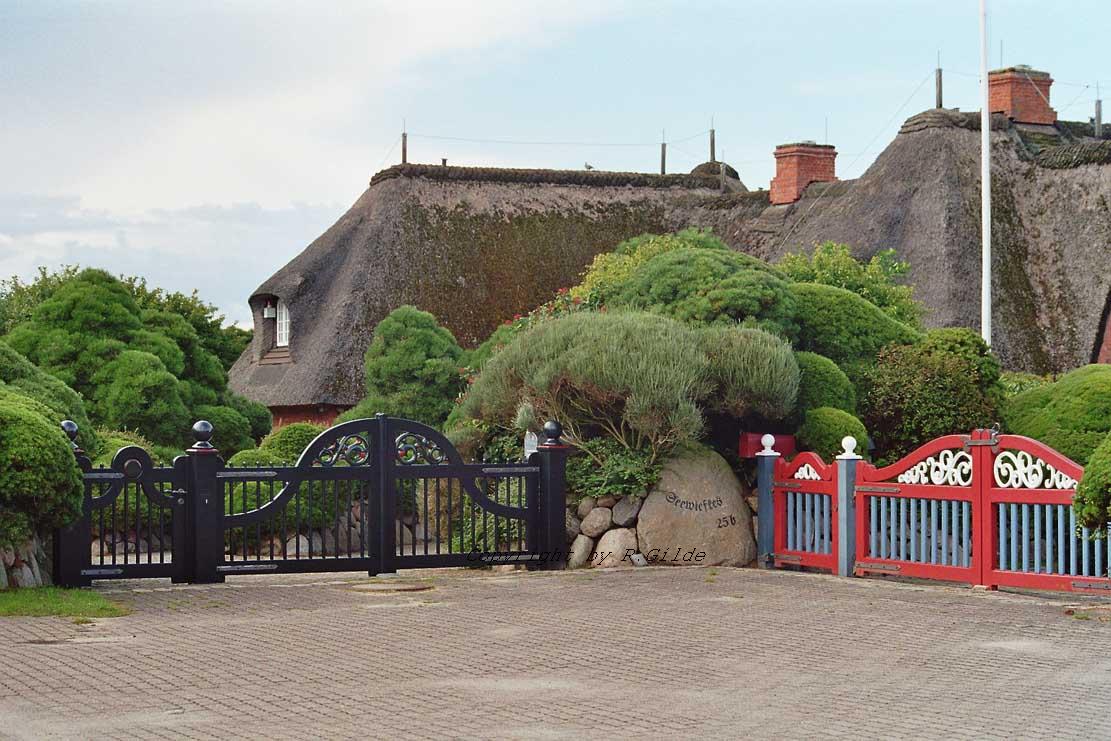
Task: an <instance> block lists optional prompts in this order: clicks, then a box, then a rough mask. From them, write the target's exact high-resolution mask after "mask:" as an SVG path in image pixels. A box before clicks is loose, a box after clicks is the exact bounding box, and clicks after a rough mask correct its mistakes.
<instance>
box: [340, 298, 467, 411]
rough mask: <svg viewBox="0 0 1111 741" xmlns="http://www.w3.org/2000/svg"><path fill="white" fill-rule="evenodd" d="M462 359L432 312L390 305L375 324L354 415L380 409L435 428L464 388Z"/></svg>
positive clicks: (459, 350)
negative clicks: (360, 397)
mask: <svg viewBox="0 0 1111 741" xmlns="http://www.w3.org/2000/svg"><path fill="white" fill-rule="evenodd" d="M462 362H463V349H462V348H461V347H459V344H458V343H457V342H456V341H455V337H454V336H452V334H451V332H450V331H448V330H447V329H446V328H445V327H442V326H440V324H439V323H438V322H437V321H436V317H434V316H433V315H432V314H429V313H428V312H426V311H421V310H420V309H417V308H416V307H414V306H402V307H400V308H397V309H394V310H393V311H391V312H390V313H389V314H387V315H386V317H385V318H384V319H383V320H382V321H380V322H379V323H378V326H377V327H375V328H374V337H373V338H372V339H371V341H370V346H369V347H368V348H367V351H366V366H365V367H366V390H367V397H366V399H364V400H363V401H362V402H360V404H359V407H358V409H359V411H358V412H355V414H356V415H361V414H365V413H367V412H368V411H369V412H370V414H371V415H372V416H373V414H374V412H384V413H386V414H389V415H390V416H394V417H404V418H406V419H414V420H417V421H418V422H423V423H425V424H427V425H431V426H433V427H439V426H441V425H442V424H443V423H444V420H445V419H447V416H448V413H450V412H451V408H452V405H453V403H454V402H455V398H456V397H457V396H458V395H459V392H460V391H462V389H463V380H462V377H461V376H460V373H459V369H460V367H461V365H462ZM349 415H350V413H349ZM358 418H359V417H358V416H354V417H352V416H347V417H345V418H344V419H358Z"/></svg>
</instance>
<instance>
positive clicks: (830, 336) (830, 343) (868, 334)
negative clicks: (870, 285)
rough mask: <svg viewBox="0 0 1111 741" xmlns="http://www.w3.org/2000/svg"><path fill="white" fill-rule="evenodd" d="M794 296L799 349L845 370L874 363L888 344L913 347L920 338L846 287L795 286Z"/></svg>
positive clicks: (914, 332) (812, 284)
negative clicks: (823, 357)
mask: <svg viewBox="0 0 1111 741" xmlns="http://www.w3.org/2000/svg"><path fill="white" fill-rule="evenodd" d="M791 293H792V294H794V297H795V302H796V304H797V306H798V323H799V341H798V344H797V345H796V346H795V347H796V349H798V350H807V351H809V352H815V353H818V354H819V355H824V356H825V357H827V358H829V359H830V360H832V361H833V362H834V363H836V364H837V365H838V366H840V367H841V368H842V369H843V370H847V368H851V367H853V366H859V365H861V364H865V365H867V364H871V363H872V362H873V361H874V360H875V359H876V356H877V355H879V352H880V350H882V349H883V348H884V347H886V346H888V345H891V344H902V345H909V344H911V343H913V342H915V341H916V340H918V339H919V338H920V335H919V334H918V332H916V331H915V330H913V329H911V328H910V327H908V326H907V325H905V324H902V323H900V322H898V321H896V320H894V319H892V318H891V317H890V316H888V315H887V314H885V313H884V312H883V310H882V309H880V308H879V307H877V306H876V305H875V304H872V303H869V302H868V301H866V300H865V299H863V298H861V297H860V296H858V295H856V294H855V293H852V292H851V291H847V290H845V289H843V288H835V287H833V286H826V285H819V284H816V283H794V284H792V285H791Z"/></svg>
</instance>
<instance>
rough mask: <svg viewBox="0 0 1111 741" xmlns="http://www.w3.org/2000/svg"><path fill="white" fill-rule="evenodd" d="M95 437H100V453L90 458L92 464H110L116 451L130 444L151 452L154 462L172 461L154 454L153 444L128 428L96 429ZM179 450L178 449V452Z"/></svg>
mask: <svg viewBox="0 0 1111 741" xmlns="http://www.w3.org/2000/svg"><path fill="white" fill-rule="evenodd" d="M97 437H99V438H100V454H99V455H97V456H96V457H95V458H93V459H92V462H93V465H94V466H110V465H111V464H112V459H113V458H115V457H116V453H118V452H119V451H120V448H127V447H130V446H132V445H134V446H135V447H138V448H142V449H143V450H145V451H147V452H148V453H151V458H152V459H153V460H155V461H156V462H160V463H163V464H169V463H171V462H172V461H173V459H172V458H171V459H170V460H169V461H167V460H165V459H161V457H160V456H156V455H154V453H153V452H152V448H153V447H154V445H153V444H152V443H151V442H150V440H147V439H146V438H145V437H143V436H142V435H140V434H139V433H137V432H130V431H128V430H97ZM180 452H181V451H179V454H180Z"/></svg>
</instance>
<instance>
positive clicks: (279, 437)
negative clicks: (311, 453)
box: [259, 422, 324, 465]
mask: <svg viewBox="0 0 1111 741" xmlns="http://www.w3.org/2000/svg"><path fill="white" fill-rule="evenodd" d="M321 432H324V428H323V427H321V426H320V425H314V424H312V423H311V422H294V423H292V424H288V425H286V426H285V427H281V428H279V429H277V430H275V431H274V432H271V433H270V434H269V435H267V436H266V437H265V438H263V440H262V444H261V445H259V448H261V449H262V450H266V451H268V452H270V453H272V454H274V455H276V456H278V459H279V460H281V461H283V462H286V463H289V464H290V465H293V464H294V463H296V462H297V459H298V458H300V457H301V453H303V452H304V450H305V448H307V447H309V443H311V442H312V441H313V440H315V439H316V437H317V435H319V434H320V433H321Z"/></svg>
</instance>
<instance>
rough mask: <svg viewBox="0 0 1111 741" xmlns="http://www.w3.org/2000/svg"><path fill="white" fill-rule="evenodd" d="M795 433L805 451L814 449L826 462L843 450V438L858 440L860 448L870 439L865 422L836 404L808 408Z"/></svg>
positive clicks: (858, 448) (862, 448)
mask: <svg viewBox="0 0 1111 741" xmlns="http://www.w3.org/2000/svg"><path fill="white" fill-rule="evenodd" d="M796 435H797V438H798V443H799V446H800V447H801V448H802V449H803V450H812V451H814V452H815V453H817V454H818V455H819V456H821V458H822V460H824V461H826V462H827V463H828V462H829V461H832V460H833V459H834V458H836V457H837V456H838V455H840V454H841V453H842V451H843V450H844V448H843V447H842V446H841V440H842V439H844V438H845V437H846V436H851V437H853V438H854V439H855V440H856V441H857V443H859V444H858V446H857V450H858V451H860V450H864V449H865V448H866V447H867V442H868V432H867V430H866V429H865V428H864V423H863V422H861V421H860V420H859V419H857V418H856V417H854V416H853V415H851V414H849V413H848V412H846V411H844V410H843V409H834V408H833V407H817V408H814V409H810V410H808V411H807V412H806V415H805V416H804V417H803V421H802V426H801V427H799V429H798V433H796Z"/></svg>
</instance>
